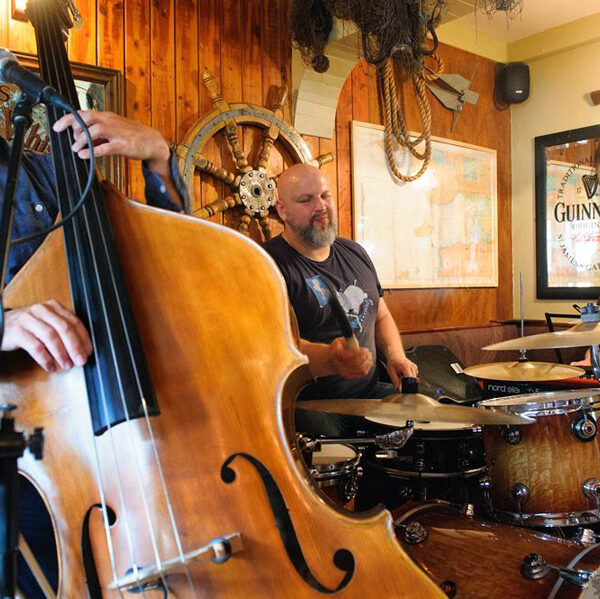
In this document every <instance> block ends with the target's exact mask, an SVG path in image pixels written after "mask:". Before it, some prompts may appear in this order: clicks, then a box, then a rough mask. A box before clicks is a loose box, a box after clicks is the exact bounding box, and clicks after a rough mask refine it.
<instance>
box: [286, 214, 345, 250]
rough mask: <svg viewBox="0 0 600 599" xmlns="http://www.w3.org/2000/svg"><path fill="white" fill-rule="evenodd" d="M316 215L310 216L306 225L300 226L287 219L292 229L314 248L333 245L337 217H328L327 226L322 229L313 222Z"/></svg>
mask: <svg viewBox="0 0 600 599" xmlns="http://www.w3.org/2000/svg"><path fill="white" fill-rule="evenodd" d="M315 220H316V217H313V218H311V220H310V223H309V224H308V225H305V226H302V225H299V224H298V223H295V222H292V221H290V220H288V221H287V222H288V224H289V225H290V227H291V228H292V230H293V231H294V232H295V233H296V234H297V235H298V236H299V237H300V238H301V239H302V240H303V241H304V242H306V243H307V244H308V245H311V246H312V247H314V248H322V247H326V246H330V245H333V242H334V241H335V236H336V233H335V231H336V229H337V219H336V217H335V216H330V217H329V222H328V223H327V226H326V227H325V228H324V229H323V228H321V227H319V225H317V224H316V223H315Z"/></svg>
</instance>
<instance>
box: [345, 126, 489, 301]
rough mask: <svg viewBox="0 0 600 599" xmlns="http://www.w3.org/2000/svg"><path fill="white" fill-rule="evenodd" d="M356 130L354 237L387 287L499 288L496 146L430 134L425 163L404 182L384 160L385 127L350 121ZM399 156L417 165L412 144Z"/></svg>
mask: <svg viewBox="0 0 600 599" xmlns="http://www.w3.org/2000/svg"><path fill="white" fill-rule="evenodd" d="M411 135H413V134H411ZM351 137H352V140H351V141H352V175H353V185H352V209H353V226H354V240H355V241H357V242H358V243H360V244H361V245H363V247H364V248H365V249H366V250H367V252H368V253H369V255H370V256H371V259H372V260H373V263H374V264H375V268H376V269H377V273H378V276H379V280H380V282H381V285H382V287H384V288H386V289H418V288H446V287H497V286H498V231H497V228H498V223H497V213H498V207H497V166H496V165H497V161H496V151H495V150H493V149H489V148H483V147H480V146H474V145H470V144H464V143H461V142H457V141H454V140H448V139H443V138H438V137H432V138H431V144H432V150H431V158H430V162H429V165H428V168H427V170H426V171H425V173H424V174H423V175H422V176H421V177H420V178H418V179H417V180H415V181H412V182H408V183H404V182H401V181H399V180H398V179H396V178H395V177H394V176H393V174H392V173H391V171H390V169H389V166H388V164H387V160H386V154H385V149H384V128H383V127H381V126H380V125H374V124H372V123H361V122H358V121H352V136H351ZM415 137H416V134H415ZM423 145H424V143H422V144H420V145H419V146H418V149H420V150H422V146H423ZM395 159H396V163H397V164H398V166H399V167H400V171H401V172H404V173H406V174H409V173H414V172H416V171H417V170H418V169H419V166H420V162H419V163H417V162H416V161H415V160H414V158H413V157H412V156H411V155H410V153H409V152H408V150H404V149H402V150H400V149H399V150H397V151H396V152H395Z"/></svg>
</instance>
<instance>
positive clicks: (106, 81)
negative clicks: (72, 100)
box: [0, 52, 123, 189]
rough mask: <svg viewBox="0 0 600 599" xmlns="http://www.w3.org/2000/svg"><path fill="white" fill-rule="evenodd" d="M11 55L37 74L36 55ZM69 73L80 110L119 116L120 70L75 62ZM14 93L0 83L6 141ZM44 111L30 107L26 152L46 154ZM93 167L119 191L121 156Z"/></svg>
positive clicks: (1, 120)
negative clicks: (108, 111) (106, 112)
mask: <svg viewBox="0 0 600 599" xmlns="http://www.w3.org/2000/svg"><path fill="white" fill-rule="evenodd" d="M13 54H14V55H15V56H16V57H17V59H18V61H19V63H20V64H21V65H22V66H24V67H25V68H27V69H30V70H32V71H35V72H38V73H39V62H38V59H37V56H36V55H34V54H28V53H24V52H13ZM71 70H72V72H73V79H74V80H75V86H76V88H77V91H78V95H79V98H80V104H81V107H82V108H94V109H96V110H110V111H112V112H116V113H118V114H120V113H121V73H120V71H117V70H115V69H107V68H104V67H97V66H94V65H88V64H83V63H78V62H71ZM18 93H19V88H18V87H16V86H13V85H10V84H6V83H1V84H0V135H2V136H3V137H5V138H7V139H9V140H10V139H11V138H12V124H11V122H10V118H11V114H12V108H13V106H14V104H15V103H16V97H17V94H18ZM45 112H46V110H45V107H44V106H43V105H38V106H36V107H34V110H33V114H32V117H33V124H32V125H31V127H30V128H29V130H28V131H27V133H26V135H25V147H26V148H27V149H29V150H30V151H34V152H39V153H50V145H49V139H48V135H47V133H46V127H47V121H46V115H45ZM97 165H98V168H99V169H100V171H101V172H102V174H103V175H104V177H105V178H106V179H107V180H109V181H110V182H111V183H113V184H114V185H116V186H117V187H118V188H119V189H122V183H123V165H122V159H121V157H119V156H110V157H107V158H99V159H98V160H97Z"/></svg>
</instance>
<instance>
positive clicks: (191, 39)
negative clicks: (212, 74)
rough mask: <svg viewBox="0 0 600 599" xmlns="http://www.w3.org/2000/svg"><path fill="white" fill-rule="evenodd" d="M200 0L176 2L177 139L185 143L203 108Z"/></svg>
mask: <svg viewBox="0 0 600 599" xmlns="http://www.w3.org/2000/svg"><path fill="white" fill-rule="evenodd" d="M198 37H199V30H198V2H197V0H175V41H176V44H175V93H176V98H177V102H176V104H175V106H176V113H175V116H176V121H175V138H174V140H175V141H177V143H179V142H181V140H182V138H183V136H184V135H185V133H186V131H187V130H188V129H189V128H190V127H191V126H192V125H193V124H194V122H195V121H196V120H197V119H198V116H199V115H198V109H199V106H200V79H199V72H198V71H199V67H198V61H199V39H198Z"/></svg>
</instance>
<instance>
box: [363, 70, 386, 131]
mask: <svg viewBox="0 0 600 599" xmlns="http://www.w3.org/2000/svg"><path fill="white" fill-rule="evenodd" d="M367 73H368V91H369V123H375V124H376V125H381V124H383V121H382V118H381V117H382V115H381V105H380V102H379V90H378V86H377V69H376V68H375V67H374V66H373V65H372V64H367Z"/></svg>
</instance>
